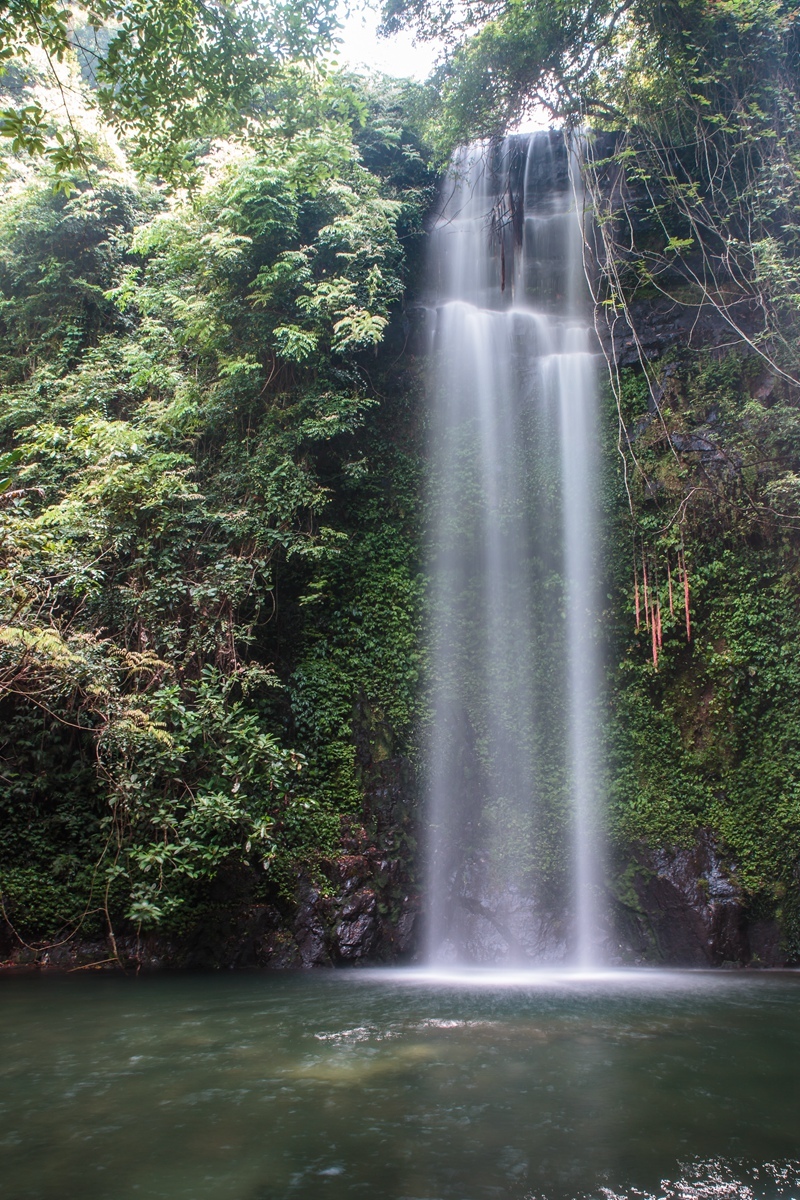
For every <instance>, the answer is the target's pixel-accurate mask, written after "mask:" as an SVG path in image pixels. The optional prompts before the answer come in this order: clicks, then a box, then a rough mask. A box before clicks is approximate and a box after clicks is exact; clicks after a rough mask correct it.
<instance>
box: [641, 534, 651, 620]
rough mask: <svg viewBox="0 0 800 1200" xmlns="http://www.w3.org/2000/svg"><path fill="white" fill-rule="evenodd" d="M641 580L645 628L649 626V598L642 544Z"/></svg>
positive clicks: (645, 561)
mask: <svg viewBox="0 0 800 1200" xmlns="http://www.w3.org/2000/svg"><path fill="white" fill-rule="evenodd" d="M642 581H643V584H644V619H645V623H646V625H647V628H648V629H649V628H650V600H649V598H648V594H647V560H646V559H645V556H644V546H643V547H642Z"/></svg>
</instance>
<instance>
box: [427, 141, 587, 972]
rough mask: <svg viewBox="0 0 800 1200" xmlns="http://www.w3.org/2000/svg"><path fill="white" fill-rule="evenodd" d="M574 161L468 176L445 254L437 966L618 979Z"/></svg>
mask: <svg viewBox="0 0 800 1200" xmlns="http://www.w3.org/2000/svg"><path fill="white" fill-rule="evenodd" d="M582 221H583V215H582V194H581V188H580V172H579V170H578V169H577V165H576V161H575V152H574V149H572V148H569V147H568V145H567V143H566V141H565V139H564V137H563V135H562V134H560V133H557V132H555V131H549V132H543V133H538V134H533V135H530V136H522V135H519V136H515V137H509V138H506V139H504V140H503V141H500V142H488V143H476V144H473V145H470V146H468V147H464V148H462V149H461V150H460V151H459V152H458V153H457V154H456V155H455V156H454V158H453V162H452V164H451V168H450V171H449V173H448V175H447V177H446V179H445V181H444V184H443V189H442V196H441V200H440V205H439V209H438V213H437V217H436V221H435V225H434V228H433V230H432V235H431V271H430V280H431V283H430V292H431V295H430V304H429V313H430V358H431V376H432V379H431V385H432V394H433V397H434V400H433V412H432V418H431V424H432V433H431V484H430V495H429V501H430V512H431V521H430V525H431V535H430V575H431V581H432V582H431V636H430V649H431V671H432V679H433V705H432V718H433V719H432V730H431V735H430V739H429V746H428V762H427V780H428V782H427V789H428V804H429V817H430V819H429V829H430V833H429V844H428V854H427V897H428V926H427V957H428V961H429V962H430V963H432V964H434V965H443V964H448V963H480V964H492V963H498V964H499V963H502V964H504V965H514V966H526V965H532V964H541V963H555V962H568V963H573V964H575V965H582V966H586V965H591V964H592V963H595V962H597V961H598V959H599V957H600V951H599V944H600V940H601V929H602V925H603V920H602V907H603V905H602V888H601V864H602V833H601V821H600V819H599V809H600V785H599V771H598V759H599V714H598V710H599V701H600V695H599V693H600V663H599V652H598V646H597V625H598V612H599V598H598V578H597V563H596V557H597V545H598V533H599V529H598V526H599V518H598V488H597V476H598V448H597V439H598V434H597V413H596V404H597V401H596V395H597V388H596V379H595V371H596V355H595V344H594V340H593V339H594V334H593V330H592V328H591V324H590V311H591V310H590V305H589V303H588V301H589V296H588V288H587V286H586V280H585V275H584V269H583V230H582Z"/></svg>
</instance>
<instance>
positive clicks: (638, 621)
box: [633, 555, 642, 633]
mask: <svg viewBox="0 0 800 1200" xmlns="http://www.w3.org/2000/svg"><path fill="white" fill-rule="evenodd" d="M633 602H634V605H635V606H636V632H637V633H638V632H639V630H640V629H641V627H642V621H641V615H640V611H639V572H638V570H637V569H636V556H635V555H634V559H633Z"/></svg>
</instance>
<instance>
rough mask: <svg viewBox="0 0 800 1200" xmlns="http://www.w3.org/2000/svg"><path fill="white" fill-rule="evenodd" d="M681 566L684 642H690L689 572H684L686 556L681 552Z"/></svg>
mask: <svg viewBox="0 0 800 1200" xmlns="http://www.w3.org/2000/svg"><path fill="white" fill-rule="evenodd" d="M681 566H682V569H683V611H684V613H685V614H686V640H687V642H690V641H691V640H692V621H691V617H690V615H689V572H688V571H687V570H686V556H685V554H684V553H683V551H681Z"/></svg>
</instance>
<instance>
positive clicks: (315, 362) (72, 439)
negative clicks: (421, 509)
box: [0, 81, 430, 937]
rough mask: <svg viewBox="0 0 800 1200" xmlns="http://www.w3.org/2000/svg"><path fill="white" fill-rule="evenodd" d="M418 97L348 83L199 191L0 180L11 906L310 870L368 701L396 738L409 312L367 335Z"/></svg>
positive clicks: (396, 745)
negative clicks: (401, 390) (397, 375)
mask: <svg viewBox="0 0 800 1200" xmlns="http://www.w3.org/2000/svg"><path fill="white" fill-rule="evenodd" d="M344 89H345V82H344V81H339V82H338V83H337V85H336V92H337V95H339V94H343V92H344ZM412 101H413V97H412ZM407 107H408V108H412V107H413V103H411V104H409V105H408V106H407ZM403 108H404V97H403V93H402V89H394V90H392V89H391V88H388V87H387V88H385V89H384V90H383V91H382V92H381V91H380V90H378V91H376V92H374V93H372V94H369V95H367V94H364V93H363V92H362V93H357V92H353V93H352V96H351V100H350V102H349V104H348V113H349V114H350V119H349V120H347V121H346V120H344V119H343V118H342V117H341V116H340V115H339V116H337V115H336V109H335V108H334V109H332V110H331V112H330V117H331V121H330V124H329V125H324V126H323V127H322V128H321V129H320V130H319V131H318V132H317V134H316V135H315V137H314V138H313V139H309V138H306V137H298V138H296V139H293V140H292V141H291V142H289V143H287V141H286V140H285V139H284V138H282V137H281V138H277V139H276V141H275V144H274V145H273V146H271V147H270V146H267V145H266V144H264V143H263V142H259V144H258V146H257V148H256V149H251V150H243V149H238V148H236V147H235V146H233V145H232V144H231V143H226V144H225V145H223V146H222V147H221V148H220V151H219V152H218V154H217V156H216V158H213V157H212V159H211V160H210V161H209V163H208V165H206V166H205V167H204V170H205V177H204V182H203V186H202V187H201V188H199V189H198V191H197V193H196V195H195V197H194V199H193V200H191V201H173V202H171V203H166V202H165V200H164V199H163V197H162V196H161V195H160V194H159V193H158V192H156V191H153V190H149V189H148V188H147V187H146V186H145V185H141V184H136V183H135V182H133V181H132V180H131V179H130V178H128V176H126V175H125V174H124V173H120V172H119V171H115V170H114V169H113V168H112V167H110V166H108V167H106V168H104V169H103V171H102V172H101V173H100V174H99V175H98V176H97V178H96V182H95V183H94V185H93V186H87V185H86V183H85V182H84V181H82V179H81V177H80V175H75V176H73V179H72V184H73V190H72V191H71V193H70V194H65V193H64V192H63V190H62V191H60V192H59V191H54V189H53V187H52V180H51V178H49V177H47V175H44V176H42V177H41V178H36V179H34V180H33V181H32V182H31V183H30V184H29V185H28V186H26V187H24V188H19V187H17V188H14V189H11V190H10V192H9V194H8V196H7V197H6V199H5V202H4V204H3V208H2V212H1V213H0V226H1V227H2V245H3V252H2V256H1V257H0V290H1V291H2V301H1V302H0V303H1V304H2V308H0V368H2V385H3V411H2V419H1V420H2V423H1V425H0V431H1V432H2V438H3V443H4V446H5V447H6V448H7V449H6V451H5V457H4V459H3V460H2V465H1V466H0V471H1V472H2V476H3V480H4V483H3V485H2V486H3V487H4V489H5V490H4V491H3V494H2V496H0V502H1V503H0V524H1V525H2V533H0V556H1V559H2V561H1V563H0V570H2V597H3V601H2V603H3V613H2V622H3V623H2V628H1V630H0V688H1V689H2V700H0V705H1V706H2V715H3V735H4V748H3V751H2V753H3V757H4V759H5V767H4V772H3V778H2V780H0V806H1V807H2V813H3V821H2V824H3V834H2V839H1V840H0V876H1V881H0V886H2V890H3V892H4V893H5V896H6V898H7V905H8V908H9V916H10V917H11V918H12V920H13V921H14V922H15V924H16V925H17V926H18V927H21V930H22V932H23V934H25V933H28V934H34V935H36V936H39V937H42V936H45V935H51V936H55V935H57V934H59V933H63V932H65V931H66V930H67V928H68V927H69V925H70V922H72V923H73V924H77V923H78V922H79V921H80V920H81V919H84V930H87V929H92V928H96V927H97V922H98V920H99V921H100V922H101V924H103V923H106V922H107V923H108V924H109V925H110V927H112V928H115V929H119V928H123V929H124V928H131V927H139V928H143V929H147V928H150V927H154V926H156V925H161V926H162V927H163V926H165V923H166V927H169V928H175V929H177V928H184V929H185V928H186V922H187V921H189V923H191V921H192V920H193V919H194V920H197V919H199V917H198V914H199V912H200V911H201V909H202V903H203V899H202V898H203V895H205V894H206V893H207V892H208V888H209V887H210V886H212V885H213V884H214V882H215V881H216V880H218V879H219V878H220V877H221V875H228V876H237V875H238V876H242V874H243V873H244V875H246V876H248V877H249V878H250V879H252V880H254V881H255V883H252V884H251V885H250V887H251V891H252V887H256V888H260V889H261V892H262V893H263V894H264V895H271V896H273V897H277V896H281V895H283V896H284V897H287V898H290V897H291V896H292V894H293V892H294V889H295V887H296V884H297V879H298V876H299V875H300V874H301V873H305V874H309V873H310V874H311V875H312V876H316V877H317V878H318V880H319V882H320V883H321V885H322V886H324V878H325V870H326V863H327V862H329V861H330V860H332V859H334V858H335V857H336V855H337V854H338V853H339V852H340V835H341V820H342V817H343V816H350V817H352V818H354V819H360V818H361V816H362V810H363V805H364V787H363V783H362V781H361V779H360V775H359V771H360V767H359V763H358V759H357V754H356V737H355V732H354V731H355V728H356V726H357V724H358V722H359V720H361V719H362V717H363V713H364V712H365V711H366V710H369V712H370V713H371V714H372V715H371V717H370V720H371V722H372V724H373V725H375V724H376V723H377V724H380V725H381V726H382V727H383V726H385V728H386V731H387V732H386V735H385V736H386V737H387V738H388V737H391V739H392V740H393V746H392V752H393V753H398V754H400V753H403V752H406V751H407V747H408V739H409V737H410V734H411V729H412V724H413V711H414V694H415V688H416V678H417V672H418V666H417V658H418V650H417V638H416V622H417V617H416V607H417V603H418V591H419V587H418V583H417V579H416V573H417V570H418V568H417V566H416V551H415V546H416V532H415V526H414V521H413V512H414V495H415V494H416V491H417V483H416V473H417V469H418V468H417V465H416V457H415V451H414V449H413V446H412V445H411V444H408V445H407V446H404V445H403V444H402V441H400V440H398V437H397V436H396V435H395V434H394V433H392V434H391V435H390V434H389V433H388V432H387V428H386V423H387V420H388V413H389V412H390V411H391V409H392V406H393V404H395V403H399V401H398V400H393V399H392V395H393V394H396V387H395V385H394V384H393V382H392V378H391V373H390V374H389V375H388V376H387V375H385V372H386V369H387V367H386V366H384V361H386V362H387V366H388V362H391V361H392V360H396V359H397V356H398V352H399V351H402V342H401V343H400V345H399V346H398V345H397V336H398V334H401V331H400V330H398V331H397V334H392V336H391V339H390V344H389V348H388V350H387V354H391V359H388V360H384V359H382V358H381V357H380V356H379V351H378V347H379V344H380V343H381V342H382V341H383V339H384V337H385V336H386V335H387V332H388V330H389V323H390V320H391V313H392V309H393V307H394V306H396V303H397V301H398V300H399V298H400V297H401V295H402V291H403V283H404V278H405V272H406V270H407V269H408V268H407V265H406V264H407V253H406V252H404V250H403V249H402V242H401V239H403V241H405V243H406V246H407V247H409V248H411V249H413V244H414V238H415V236H416V232H417V230H418V229H419V224H420V212H421V208H422V207H424V205H425V204H426V203H427V202H428V198H429V189H430V179H429V176H428V174H427V169H426V168H425V166H424V163H423V161H422V158H421V156H420V148H419V144H418V141H417V140H415V135H414V134H413V132H412V130H411V129H410V128H409V127H408V126H406V125H405V124H404V118H403ZM362 122H363V124H362ZM354 139H355V140H354ZM359 142H360V143H361V146H359ZM370 168H372V169H370ZM380 396H382V397H383V406H382V407H381V405H380V404H379V397H380ZM405 403H409V401H405ZM23 846H24V847H25V853H24V854H21V848H22V847H23ZM56 864H58V865H56ZM204 889H205V892H204ZM187 901H191V903H190V904H189V905H188V906H187ZM83 914H86V915H85V916H83Z"/></svg>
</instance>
